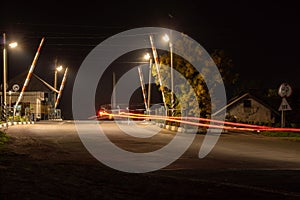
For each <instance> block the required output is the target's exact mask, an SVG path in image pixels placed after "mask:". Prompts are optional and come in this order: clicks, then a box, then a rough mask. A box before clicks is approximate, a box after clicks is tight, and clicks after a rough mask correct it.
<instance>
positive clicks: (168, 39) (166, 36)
mask: <svg viewBox="0 0 300 200" xmlns="http://www.w3.org/2000/svg"><path fill="white" fill-rule="evenodd" d="M163 40H164V41H166V42H169V41H170V38H169V36H168V34H165V35H164V36H163Z"/></svg>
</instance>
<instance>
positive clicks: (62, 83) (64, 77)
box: [54, 68, 68, 109]
mask: <svg viewBox="0 0 300 200" xmlns="http://www.w3.org/2000/svg"><path fill="white" fill-rule="evenodd" d="M67 72H68V68H66V70H65V73H64V76H63V79H62V81H61V84H60V88H59V91H58V95H57V98H56V101H55V105H54V109H56V107H57V105H58V102H59V100H60V97H61V94H62V91H63V89H64V86H65V82H66V79H67Z"/></svg>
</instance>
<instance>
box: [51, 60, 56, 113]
mask: <svg viewBox="0 0 300 200" xmlns="http://www.w3.org/2000/svg"><path fill="white" fill-rule="evenodd" d="M56 67H57V59H55V61H54V84H53V87H54V89H55V90H56V89H57V69H56ZM55 102H56V93H55V92H54V93H53V105H52V106H53V108H54V107H55V106H54V105H55Z"/></svg>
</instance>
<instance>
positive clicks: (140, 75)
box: [138, 67, 148, 111]
mask: <svg viewBox="0 0 300 200" xmlns="http://www.w3.org/2000/svg"><path fill="white" fill-rule="evenodd" d="M138 71H139V77H140V82H141V87H142V92H143V98H144V104H145V109H146V111H148V105H147V99H146V92H145V87H144V77H143V73H142V69H141V67H138Z"/></svg>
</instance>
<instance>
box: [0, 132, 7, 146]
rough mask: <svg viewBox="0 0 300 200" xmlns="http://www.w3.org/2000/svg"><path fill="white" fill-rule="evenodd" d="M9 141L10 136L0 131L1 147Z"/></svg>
mask: <svg viewBox="0 0 300 200" xmlns="http://www.w3.org/2000/svg"><path fill="white" fill-rule="evenodd" d="M7 141H8V136H7V135H6V134H5V133H4V132H2V131H0V147H1V146H2V145H4V144H5V143H6V142H7Z"/></svg>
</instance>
